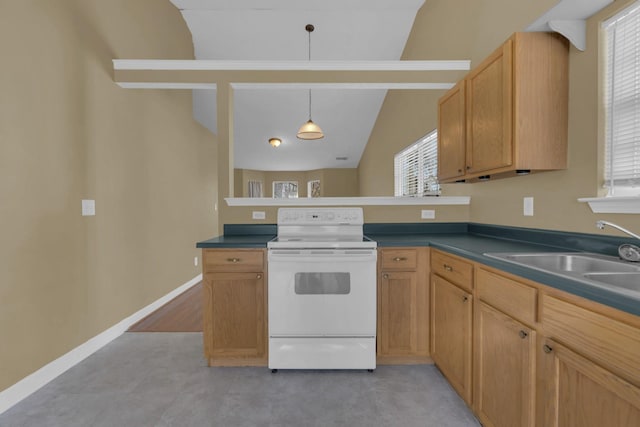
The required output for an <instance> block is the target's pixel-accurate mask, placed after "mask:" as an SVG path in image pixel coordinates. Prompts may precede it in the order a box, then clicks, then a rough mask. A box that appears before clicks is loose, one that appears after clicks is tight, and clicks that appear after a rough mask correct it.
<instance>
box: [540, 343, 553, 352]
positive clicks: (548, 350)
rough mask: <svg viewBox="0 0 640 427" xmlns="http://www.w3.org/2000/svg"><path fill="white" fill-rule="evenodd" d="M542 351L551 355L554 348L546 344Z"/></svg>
mask: <svg viewBox="0 0 640 427" xmlns="http://www.w3.org/2000/svg"><path fill="white" fill-rule="evenodd" d="M542 350H543V351H544V352H545V353H547V354H548V353H551V352H552V351H553V347H549V346H548V345H547V344H545V345H543V346H542Z"/></svg>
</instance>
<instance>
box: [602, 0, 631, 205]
mask: <svg viewBox="0 0 640 427" xmlns="http://www.w3.org/2000/svg"><path fill="white" fill-rule="evenodd" d="M603 29H604V30H605V31H604V33H605V46H606V71H605V73H606V74H605V84H606V87H605V100H604V101H605V111H606V113H605V114H606V121H605V123H606V124H605V126H606V127H605V135H606V153H605V187H607V188H609V194H611V195H612V194H614V189H615V188H619V187H627V188H628V187H640V2H635V3H634V4H633V5H632V6H631V7H629V8H627V9H625V10H624V11H622V12H621V13H619V14H617V15H616V16H614V17H612V18H611V19H609V20H607V21H605V22H604V23H603Z"/></svg>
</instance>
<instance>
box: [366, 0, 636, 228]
mask: <svg viewBox="0 0 640 427" xmlns="http://www.w3.org/2000/svg"><path fill="white" fill-rule="evenodd" d="M630 3H631V1H628V0H626V1H622V0H618V1H616V2H614V3H613V4H612V5H610V6H609V7H607V8H606V9H605V10H603V11H602V12H601V13H599V14H597V15H596V16H594V17H592V18H591V19H590V20H589V21H588V39H587V50H586V51H585V52H581V51H579V50H577V49H575V48H574V47H573V46H572V47H571V51H570V58H569V60H570V75H569V141H568V143H569V168H568V169H567V170H564V171H557V172H546V173H540V174H535V175H530V176H522V177H514V178H508V179H502V180H496V181H489V182H483V183H477V184H449V185H444V186H443V195H445V196H453V195H470V196H471V205H470V206H469V208H468V218H467V220H469V221H473V222H479V223H490V224H502V225H510V226H522V227H537V228H546V229H557V230H566V231H577V232H586V233H598V232H599V231H598V230H597V229H596V228H595V221H596V219H600V218H603V219H607V220H610V221H613V222H616V223H618V224H620V225H623V226H625V227H629V228H631V229H632V230H636V231H637V230H639V229H640V215H611V214H605V215H603V214H593V213H592V212H591V210H590V209H589V207H588V205H587V204H585V203H579V202H578V201H577V199H578V198H580V197H594V196H596V195H597V194H598V192H599V191H600V188H599V187H600V181H601V179H600V173H599V170H600V169H601V163H602V155H603V149H602V142H601V138H600V136H601V135H602V129H601V127H598V123H599V121H600V113H599V110H598V106H599V104H600V101H599V100H600V98H599V96H598V87H599V84H600V83H599V81H598V25H599V24H598V23H599V22H600V21H601V20H603V19H605V18H607V17H609V16H611V15H612V14H614V13H615V11H617V10H619V9H621V8H622V7H623V6H624V5H626V4H630ZM554 4H555V1H541V2H513V1H511V0H483V1H476V0H431V1H427V2H426V3H425V5H424V6H423V7H422V8H421V9H420V11H419V13H418V15H417V17H416V20H415V23H414V26H413V30H412V32H411V35H410V37H409V41H408V42H407V46H406V48H405V51H404V54H403V59H407V60H408V59H465V58H469V59H471V60H472V67H473V66H475V65H477V64H478V63H479V62H480V61H481V60H482V59H484V58H485V57H486V56H487V55H488V54H490V53H491V52H492V51H493V50H494V49H495V48H497V47H498V46H499V45H500V44H501V43H502V42H503V41H505V40H506V39H507V38H508V37H509V36H510V35H511V34H512V33H513V32H516V31H522V30H523V29H525V28H526V27H527V26H528V25H529V24H530V23H531V22H533V21H534V20H535V19H536V18H537V17H538V16H539V15H541V14H542V13H543V12H544V11H545V10H547V9H549V8H550V7H552V6H553V5H554ZM454 35H455V36H454ZM444 92H445V91H389V92H388V94H387V97H386V99H385V102H384V104H383V106H382V109H381V111H380V114H379V115H378V119H377V121H376V124H375V127H374V130H373V132H372V135H371V137H370V140H369V142H368V144H367V147H366V150H365V153H364V155H363V158H362V160H361V162H360V166H359V174H360V178H359V182H360V193H361V195H362V196H377V195H387V194H389V193H390V191H392V186H393V155H394V154H395V153H397V152H398V151H400V150H401V149H402V148H404V147H406V146H407V145H409V144H411V143H413V142H415V141H416V140H417V139H419V138H420V137H421V136H423V135H425V134H426V133H428V132H430V131H431V130H433V129H434V128H435V127H436V125H437V100H438V98H439V97H440V96H442V95H443V94H444ZM599 165H600V166H599ZM529 196H531V197H534V216H533V217H525V216H523V213H522V205H523V197H529ZM463 209H464V208H463V207H459V208H456V207H449V208H447V210H446V211H444V210H443V209H441V208H438V209H436V219H437V220H441V221H446V220H449V219H451V220H453V219H454V218H455V216H452V213H454V212H455V213H457V215H456V216H457V217H464V215H462V212H461V211H462V210H463ZM406 211H407V208H404V207H403V208H398V209H397V210H385V212H384V213H385V218H386V219H387V220H388V221H389V222H393V221H404V220H405V217H406V216H407V213H406ZM417 213H418V211H417V210H416V214H417ZM378 216H379V215H378ZM367 220H368V221H369V220H371V218H370V217H369V216H367ZM601 233H604V234H613V233H614V231H611V230H610V229H608V230H605V231H603V232H601Z"/></svg>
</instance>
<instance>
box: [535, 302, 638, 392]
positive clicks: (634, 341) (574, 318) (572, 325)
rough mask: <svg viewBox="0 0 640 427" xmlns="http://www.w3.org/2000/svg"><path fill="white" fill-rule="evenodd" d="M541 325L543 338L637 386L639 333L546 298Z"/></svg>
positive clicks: (588, 312)
mask: <svg viewBox="0 0 640 427" xmlns="http://www.w3.org/2000/svg"><path fill="white" fill-rule="evenodd" d="M541 321H542V326H543V328H544V333H545V335H546V336H547V337H550V338H553V339H554V340H556V341H558V342H560V343H561V344H565V345H566V346H567V347H569V348H571V349H573V350H574V351H575V352H576V353H580V354H582V355H583V356H585V357H587V358H588V359H591V360H593V361H594V362H596V363H598V364H599V365H601V366H604V367H606V368H607V369H609V370H611V371H612V372H615V373H616V374H618V375H620V376H621V377H623V378H624V379H626V380H628V381H630V382H632V383H634V384H635V385H637V386H638V385H640V364H639V362H638V361H639V360H640V359H639V356H640V329H638V328H636V327H633V326H631V325H628V324H626V323H623V322H620V321H618V320H615V319H612V318H610V317H607V316H605V315H602V314H600V313H595V312H593V311H591V310H588V309H586V308H583V307H579V306H577V305H574V304H572V303H569V302H566V301H563V300H561V299H558V298H555V297H552V296H550V295H546V294H543V296H542V313H541Z"/></svg>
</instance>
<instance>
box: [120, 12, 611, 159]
mask: <svg viewBox="0 0 640 427" xmlns="http://www.w3.org/2000/svg"><path fill="white" fill-rule="evenodd" d="M170 1H171V2H172V3H173V4H174V5H175V6H176V7H177V8H178V9H180V11H181V13H182V16H183V17H184V20H185V22H186V23H187V26H188V27H189V30H190V31H191V34H192V37H193V44H194V52H195V59H197V60H218V61H224V60H243V61H246V60H249V61H257V62H259V61H263V62H264V61H272V62H273V61H286V60H290V61H291V60H293V61H295V60H297V61H307V60H308V58H309V39H308V33H307V32H306V31H305V26H306V25H307V24H313V25H314V26H315V31H314V32H313V33H312V35H311V52H310V55H311V61H314V60H315V61H332V60H333V61H385V60H387V61H397V60H399V59H400V57H401V55H402V52H403V50H404V46H405V44H406V42H407V39H408V37H409V33H410V31H411V29H412V26H413V22H414V20H415V16H416V13H417V12H418V10H419V9H420V7H421V6H422V5H423V3H424V2H425V0H170ZM611 2H612V0H559V1H558V3H557V4H556V6H555V7H553V8H552V9H550V10H549V11H548V12H546V13H545V14H543V15H542V16H541V17H540V18H539V19H537V20H536V21H535V22H533V23H532V24H531V25H530V26H529V28H527V31H549V30H554V31H558V32H560V33H561V34H563V35H564V36H565V37H567V38H568V39H569V40H570V41H571V42H572V43H573V44H574V45H575V46H576V47H577V48H578V49H580V50H584V49H585V43H586V42H585V34H586V28H585V19H586V18H587V17H589V16H591V15H592V14H593V13H595V12H597V11H598V10H600V9H601V8H602V7H604V6H605V5H607V4H609V3H611ZM459 59H464V58H459ZM257 62H256V63H257ZM442 83H447V82H442ZM448 83H451V84H453V83H454V82H448ZM131 87H135V86H131ZM141 87H144V86H141ZM206 87H209V86H208V85H206ZM387 87H388V86H387ZM309 89H311V90H312V106H311V110H312V111H311V113H312V117H313V120H314V122H316V123H317V124H318V125H320V126H321V127H322V129H323V131H324V133H325V137H324V138H323V139H321V140H316V141H301V140H299V139H297V138H296V132H297V130H298V128H299V127H300V125H302V124H303V123H304V122H306V120H307V119H308V115H309V98H308V90H309ZM440 89H442V87H440ZM385 94H386V89H385V88H382V89H371V88H367V89H363V88H357V85H348V86H346V87H345V86H340V85H327V84H315V85H311V86H310V85H308V84H301V83H297V84H278V85H274V84H260V85H238V86H234V100H233V101H234V111H233V115H234V129H233V139H234V167H235V168H242V169H256V170H287V171H301V170H314V169H322V168H353V167H357V166H358V163H359V161H360V158H361V156H362V153H363V151H364V148H365V146H366V144H367V141H368V139H369V135H370V134H371V131H372V128H373V126H374V124H375V121H376V118H377V116H378V113H379V111H380V107H381V105H382V102H383V101H384V97H385ZM193 110H194V117H195V118H196V120H197V121H199V122H200V123H201V124H202V125H204V126H205V127H207V128H208V129H210V130H211V131H212V132H213V133H217V126H216V115H217V111H216V110H217V108H216V90H215V89H210V88H207V89H194V91H193ZM272 137H277V138H280V139H282V141H283V143H282V145H280V147H278V148H273V147H271V146H270V145H269V143H268V140H269V138H272Z"/></svg>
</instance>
